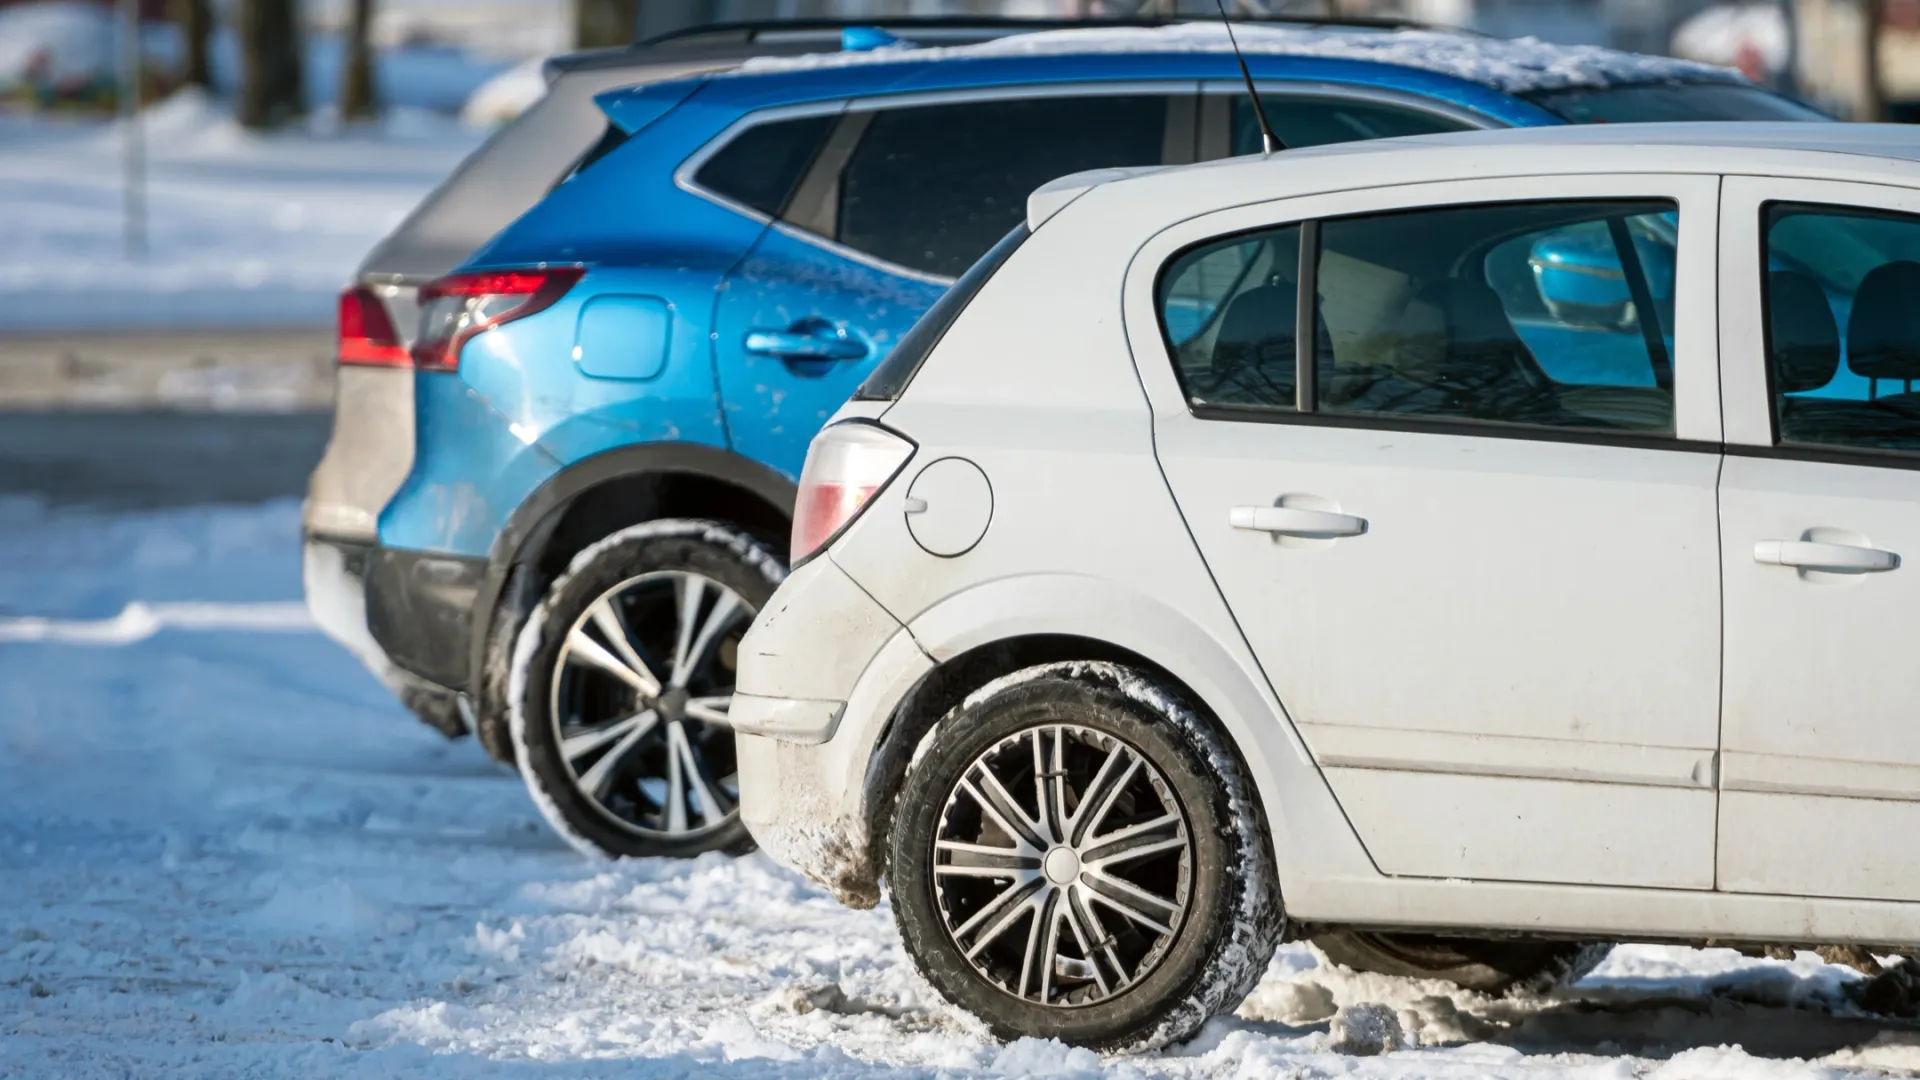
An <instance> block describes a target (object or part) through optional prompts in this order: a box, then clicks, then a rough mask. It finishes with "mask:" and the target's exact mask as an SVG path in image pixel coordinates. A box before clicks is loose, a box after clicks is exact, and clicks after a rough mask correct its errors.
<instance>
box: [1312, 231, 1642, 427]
mask: <svg viewBox="0 0 1920 1080" xmlns="http://www.w3.org/2000/svg"><path fill="white" fill-rule="evenodd" d="M1677 221H1678V214H1677V211H1676V210H1675V209H1674V207H1673V204H1672V203H1668V202H1635V203H1621V202H1555V203H1514V204H1500V205H1489V206H1471V207H1454V208H1448V209H1444V210H1426V211H1418V212H1413V213H1401V214H1392V215H1383V216H1378V217H1364V218H1345V219H1340V220H1335V221H1328V222H1326V223H1325V224H1324V225H1323V226H1322V227H1321V230H1320V260H1319V274H1318V278H1317V281H1316V286H1317V290H1318V293H1319V298H1318V302H1317V305H1316V306H1317V309H1318V312H1319V318H1320V331H1321V333H1322V335H1323V337H1322V341H1321V352H1320V356H1319V362H1318V364H1317V366H1316V371H1317V379H1318V389H1319V398H1320V407H1321V409H1322V410H1324V411H1327V412H1340V413H1384V414H1396V415H1407V416H1423V417H1434V418H1446V419H1455V420H1473V421H1489V422H1496V423H1509V424H1529V425H1545V426H1553V427H1575V428H1597V429H1620V430H1630V431H1646V432H1670V431H1672V429H1673V374H1672V372H1673V368H1672V364H1671V361H1670V359H1669V357H1670V356H1671V350H1672V342H1671V336H1670V333H1669V331H1668V330H1667V327H1666V325H1665V324H1666V323H1667V322H1668V321H1669V318H1668V316H1667V315H1666V314H1665V312H1666V311H1667V310H1668V309H1670V308H1671V303H1672V297H1673V293H1674V260H1673V256H1672V249H1671V247H1670V246H1663V244H1662V243H1661V241H1660V238H1663V237H1671V236H1672V235H1673V232H1674V229H1675V227H1676V225H1677Z"/></svg>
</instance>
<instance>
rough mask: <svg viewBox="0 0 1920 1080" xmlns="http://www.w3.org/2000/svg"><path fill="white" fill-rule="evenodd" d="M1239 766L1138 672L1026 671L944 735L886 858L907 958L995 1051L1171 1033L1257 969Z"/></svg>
mask: <svg viewBox="0 0 1920 1080" xmlns="http://www.w3.org/2000/svg"><path fill="white" fill-rule="evenodd" d="M1251 791H1252V785H1251V784H1250V783H1248V782H1247V778H1246V776H1245V772H1244V769H1243V768H1242V766H1241V765H1240V764H1239V761H1238V758H1237V757H1236V756H1235V754H1234V753H1233V751H1232V749H1231V748H1230V747H1229V746H1228V745H1227V744H1226V741H1225V739H1224V738H1223V737H1222V736H1221V735H1220V733H1219V732H1218V731H1217V730H1215V729H1214V728H1213V727H1212V726H1211V725H1210V724H1208V723H1207V722H1205V721H1203V720H1202V719H1201V718H1200V717H1198V716H1197V715H1195V714H1194V713H1193V711H1192V710H1190V709H1188V708H1187V707H1186V706H1184V705H1183V704H1182V703H1181V702H1180V700H1179V698H1178V697H1177V696H1176V695H1174V694H1171V693H1169V692H1167V691H1165V690H1163V689H1161V688H1159V687H1157V686H1155V685H1154V684H1153V683H1151V682H1150V681H1148V679H1147V677H1145V676H1144V675H1142V674H1141V673H1139V672H1135V671H1132V670H1130V669H1127V668H1122V667H1118V666H1115V665H1112V664H1104V663H1065V664H1052V665H1046V666H1042V667H1036V668H1029V669H1027V670H1026V671H1024V672H1020V673H1017V674H1015V675H1012V676H1009V677H1007V678H1006V679H1003V680H1001V681H999V682H997V683H995V684H993V685H991V686H989V687H987V688H986V689H984V690H982V691H981V692H979V693H976V694H975V695H973V696H972V697H971V698H969V699H968V704H967V705H966V706H964V707H963V708H961V709H960V710H958V711H957V712H956V713H954V714H953V715H952V716H950V717H948V719H947V720H946V721H945V722H944V723H943V724H942V725H941V728H940V730H939V731H938V733H937V734H936V735H935V737H934V739H933V742H932V743H931V744H930V745H929V747H928V748H927V750H926V752H925V754H924V755H923V756H922V757H921V759H920V761H919V762H918V763H917V764H916V765H915V766H914V769H913V772H912V773H910V774H909V775H908V777H907V782H906V785H905V787H904V789H903V790H902V792H901V795H900V803H899V806H900V814H899V817H898V819H897V820H896V822H895V823H894V827H893V832H892V836H891V843H890V848H891V851H890V859H889V873H888V877H889V882H890V885H891V888H892V891H893V909H894V915H895V918H896V920H897V921H898V923H899V925H900V930H901V933H902V936H903V937H904V938H905V939H906V945H907V951H908V952H909V954H910V955H912V957H913V959H914V962H915V963H916V964H917V965H918V966H919V968H920V970H921V972H922V973H923V974H924V975H925V976H926V977H927V979H928V981H929V982H931V983H932V984H933V985H934V987H935V988H936V989H938V990H939V991H940V992H941V993H942V994H943V995H945V996H946V997H947V999H948V1000H950V1001H952V1002H954V1003H955V1004H956V1005H959V1006H960V1007H961V1008H964V1009H966V1010H968V1011H969V1012H972V1013H973V1014H974V1015H976V1016H978V1017H980V1018H981V1019H982V1020H984V1021H985V1022H986V1023H987V1025H988V1026H989V1027H990V1028H992V1029H993V1031H994V1033H995V1034H997V1035H999V1036H1001V1037H1002V1038H1017V1037H1020V1036H1026V1035H1032V1036H1038V1037H1041V1038H1058V1039H1061V1040H1064V1041H1066V1042H1070V1043H1076V1044H1079V1045H1084V1046H1093V1047H1099V1048H1103V1049H1104V1048H1120V1047H1148V1046H1157V1045H1161V1044H1164V1043H1167V1042H1172V1041H1176V1040H1179V1039H1183V1038H1186V1037H1187V1036H1189V1035H1191V1034H1192V1033H1193V1032H1194V1031H1196V1030H1198V1029H1199V1027H1200V1025H1201V1024H1203V1023H1205V1022H1206V1020H1207V1018H1208V1017H1210V1016H1212V1015H1214V1014H1215V1013H1216V1012H1219V1011H1221V1010H1223V1009H1228V1008H1232V1007H1233V1006H1234V1005H1235V1004H1236V1003H1238V1002H1239V1000H1240V999H1241V998H1242V997H1244V996H1245V995H1246V993H1247V992H1248V990H1250V989H1251V988H1252V986H1253V985H1254V983H1255V982H1256V981H1258V979H1259V978H1260V976H1261V974H1262V973H1264V972H1265V970H1266V962H1267V959H1268V958H1269V957H1270V956H1271V955H1272V952H1273V948H1274V944H1275V942H1276V941H1277V940H1278V936H1279V931H1280V928H1281V926H1282V924H1283V922H1284V919H1283V917H1282V915H1281V913H1280V905H1279V903H1278V899H1277V897H1276V896H1275V895H1274V893H1273V882H1274V874H1273V861H1272V855H1271V853H1270V852H1269V851H1268V850H1267V845H1266V839H1265V829H1264V827H1262V825H1261V824H1260V813H1259V810H1258V808H1257V807H1256V806H1255V804H1254V803H1253V802H1252V801H1251Z"/></svg>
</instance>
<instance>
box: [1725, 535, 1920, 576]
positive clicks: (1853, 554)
mask: <svg viewBox="0 0 1920 1080" xmlns="http://www.w3.org/2000/svg"><path fill="white" fill-rule="evenodd" d="M1753 561H1754V562H1757V563H1765V564H1766V565H1768V566H1795V567H1799V568H1800V569H1802V570H1825V571H1827V572H1829V573H1835V574H1879V573H1884V572H1886V571H1888V570H1898V569H1899V568H1900V556H1898V555H1896V554H1894V553H1893V552H1891V551H1882V550H1880V549H1879V548H1870V547H1855V546H1854V545H1852V544H1823V543H1819V542H1817V541H1813V540H1762V541H1760V542H1759V543H1757V544H1755V545H1753Z"/></svg>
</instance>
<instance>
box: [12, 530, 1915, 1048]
mask: <svg viewBox="0 0 1920 1080" xmlns="http://www.w3.org/2000/svg"><path fill="white" fill-rule="evenodd" d="M297 518H298V510H297V507H296V506H295V505H294V504H293V503H292V502H291V501H280V502H273V503H268V504H265V505H261V506H251V507H229V508H222V509H209V508H174V509H162V510H148V511H140V512H125V511H122V512H113V513H108V512H103V511H87V510H83V509H75V508H68V509H60V510H52V509H47V508H46V507H45V506H43V505H42V504H41V503H38V502H35V501H31V500H28V499H24V498H19V497H13V498H0V624H5V625H13V626H18V625H21V624H19V623H18V621H17V620H18V619H19V618H20V617H22V616H26V615H34V616H43V617H47V618H52V619H56V620H64V621H65V622H66V623H74V622H77V621H81V620H96V619H103V618H109V617H112V616H114V615H116V614H117V613H120V612H122V611H123V610H124V609H125V606H126V605H127V604H128V603H130V602H133V601H139V602H141V603H143V604H147V605H150V609H151V610H163V611H180V610H192V611H201V612H208V611H211V612H224V613H226V614H225V615H222V616H221V618H214V619H210V620H203V622H202V624H201V625H200V626H199V627H198V628H195V627H192V626H187V627H179V626H174V627H165V626H163V627H159V628H157V630H156V632H152V633H150V634H148V635H145V636H142V635H135V634H127V635H121V636H117V637H116V636H113V635H107V636H104V637H99V638H96V639H94V640H93V641H92V643H88V644H78V643H73V642H71V641H68V642H64V643H63V642H49V641H26V640H12V641H7V642H0V1076H4V1077H16V1076H18V1077H36V1078H37V1077H92V1076H158V1075H179V1076H196V1077H221V1076H242V1075H244V1076H255V1077H280V1076H287V1077H292V1076H299V1077H302V1078H308V1077H316V1076H367V1077H375V1076H378V1077H389V1076H396V1075H409V1076H432V1077H465V1076H526V1077H573V1076H595V1077H597V1076H621V1077H644V1078H654V1077H668V1076H693V1075H699V1076H720V1077H742V1078H747V1077H754V1078H784V1077H803V1076H804V1077H821V1076H833V1077H880V1076H895V1077H908V1076H912V1077H919V1076H932V1075H946V1076H971V1075H1063V1076H1064V1075H1083V1074H1085V1075H1092V1074H1096V1073H1099V1072H1102V1071H1104V1072H1106V1073H1109V1074H1112V1075H1117V1076H1125V1077H1177V1078H1201V1077H1220V1078H1226V1077H1266V1076H1273V1075H1293V1076H1323V1075H1326V1076H1333V1075H1357V1076H1374V1077H1414V1076H1420V1077H1434V1076H1461V1077H1465V1076H1499V1077H1519V1076H1526V1077H1536V1076H1541V1077H1544V1076H1551V1077H1580V1078H1588V1077H1591V1078H1602V1077H1604V1078H1621V1077H1629V1076H1637V1075H1648V1076H1656V1077H1661V1078H1671V1080H1678V1078H1683V1077H1695V1076H1706V1075H1716V1076H1717V1075H1729V1074H1737V1075H1741V1076H1758V1077H1801V1076H1819V1075H1830V1074H1834V1073H1840V1072H1847V1071H1852V1070H1858V1069H1866V1070H1870V1071H1886V1070H1894V1071H1898V1070H1901V1069H1903V1068H1920V1029H1916V1026H1915V1025H1913V1024H1907V1023H1892V1022H1883V1021H1879V1020H1876V1019H1873V1018H1869V1017H1864V1016H1860V1015H1858V1014H1857V1013H1852V1012H1850V1011H1849V1010H1848V1008H1847V1007H1846V1006H1844V1005H1843V1004H1841V1003H1840V1002H1841V999H1840V995H1839V988H1840V986H1841V985H1842V983H1844V982H1845V981H1847V980H1849V979H1851V978H1853V976H1852V975H1851V974H1850V973H1849V972H1847V971H1845V970H1844V969H1840V968H1834V967H1829V966H1826V965H1823V964H1820V963H1819V962H1818V961H1817V960H1814V959H1813V958H1812V957H1810V956H1803V957H1802V958H1801V959H1800V960H1797V961H1794V962H1792V963H1776V962H1766V961H1753V960H1745V959H1742V958H1740V957H1738V956H1736V955H1734V954H1732V953H1730V952H1724V951H1707V952H1698V951H1693V950H1686V949H1669V948H1652V947H1629V948H1622V949H1617V950H1615V952H1614V954H1613V955H1612V957H1611V958H1610V959H1609V960H1608V962H1607V963H1606V965H1604V966H1603V967H1602V968H1601V969H1600V971H1599V972H1597V973H1596V975H1595V976H1593V977H1590V978H1589V979H1588V980H1587V981H1586V982H1584V983H1582V984H1581V985H1580V986H1578V987H1576V988H1574V989H1573V990H1571V991H1567V992H1563V993H1562V994H1561V995H1560V996H1558V997H1555V998H1551V999H1536V1000H1526V1001H1506V1002H1499V1001H1491V1000H1488V999H1486V998H1483V997H1479V996H1477V995H1473V994H1467V993H1461V992H1454V991H1450V990H1449V989H1448V988H1446V987H1444V986H1440V985H1437V984H1419V983H1413V982H1408V981H1405V980H1392V979H1382V978H1373V977H1361V976H1355V975H1352V974H1349V973H1344V972H1339V971H1332V970H1327V969H1324V968H1323V967H1321V966H1320V965H1319V963H1318V962H1317V959H1316V957H1315V955H1314V954H1313V952H1312V951H1311V950H1310V949H1308V948H1306V947H1304V946H1291V947H1288V948H1286V949H1284V950H1283V952H1282V954H1281V956H1280V957H1279V959H1278V960H1277V961H1276V963H1275V965H1274V969H1273V972H1272V974H1271V975H1270V977H1269V978H1268V980H1267V981H1266V983H1265V984H1264V985H1263V986H1262V987H1261V988H1260V989H1259V991H1258V992H1257V993H1256V994H1255V996H1254V997H1253V999H1251V1000H1250V1001H1249V1002H1248V1003H1247V1005H1246V1007H1245V1008H1243V1009H1242V1011H1241V1015H1240V1016H1238V1017H1235V1018H1231V1019H1226V1020H1222V1021H1217V1022H1216V1023H1215V1024H1214V1025H1213V1026H1212V1027H1210V1028H1209V1029H1208V1030H1207V1031H1205V1032H1204V1033H1203V1034H1202V1037H1201V1038H1200V1039H1199V1040H1198V1041H1197V1042H1196V1043H1195V1044H1193V1045H1191V1046H1188V1047H1184V1048H1180V1049H1178V1050H1175V1051H1173V1052H1169V1053H1167V1054H1162V1055H1154V1056H1146V1057H1137V1058H1129V1059H1119V1060H1108V1061H1101V1060H1100V1059H1098V1058H1096V1057H1095V1056H1093V1055H1091V1054H1088V1053H1086V1052H1084V1051H1069V1050H1067V1049H1065V1048H1064V1047H1060V1046H1058V1045H1054V1044H1046V1043H1035V1042H1029V1043H1021V1044H1016V1045H1014V1046H1010V1047H1002V1046H999V1045H997V1044H994V1043H992V1042H990V1041H988V1040H986V1039H984V1038H982V1037H981V1036H980V1035H979V1034H978V1033H977V1032H976V1030H975V1029H974V1028H973V1027H972V1026H970V1025H969V1023H968V1022H966V1021H965V1020H964V1019H963V1018H961V1017H959V1016H958V1015H956V1014H955V1013H954V1012H952V1011H951V1010H949V1009H947V1008H946V1007H944V1006H943V1005H942V1004H941V1003H940V1002H939V1001H937V1000H936V999H935V998H934V997H933V996H932V994H931V992H930V991H929V990H928V989H927V988H926V986H925V985H924V984H923V983H922V982H921V981H920V980H919V979H918V978H917V977H916V976H914V975H913V974H912V972H911V968H910V966H909V965H908V964H907V963H906V961H905V959H904V957H903V956H902V955H901V952H900V949H899V945H898V941H897V938H896V936H895V934H894V931H893V928H892V924H891V920H890V918H889V916H888V915H887V914H886V912H885V910H884V909H882V910H880V911H876V912H854V911H847V910H844V909H842V908H840V907H838V906H836V905H835V904H833V903H832V902H831V901H830V900H828V899H826V898H825V897H824V896H823V895H822V894H821V893H820V892H819V891H817V890H815V889H813V888H811V887H810V886H808V885H806V884H804V883H803V882H801V881H800V880H798V879H796V878H795V877H793V876H792V875H789V874H787V873H786V872H784V871H781V870H779V869H778V868H776V867H774V866H773V865H771V864H770V863H768V862H767V861H765V860H764V859H762V858H759V857H749V858H745V859H740V860H732V859H726V858H720V857H710V858H706V859H701V860H698V861H694V862H690V863H668V862H648V861H640V862H628V863H622V864H619V865H611V866H610V865H593V864H589V863H586V862H583V861H582V860H581V859H580V858H579V857H578V856H577V855H575V854H573V853H572V852H571V851H570V850H568V849H566V848H565V847H564V846H562V845H561V844H560V843H559V842H557V841H555V840H554V839H552V838H551V837H549V836H548V835H547V833H546V832H545V831H544V830H543V829H542V828H541V827H540V826H539V824H538V819H537V816H536V814H535V813H534V811H533V809H532V807H531V806H530V805H529V804H528V802H527V800H526V798H525V796H524V794H523V793H522V791H521V789H520V787H519V785H518V783H517V782H515V781H514V780H513V779H512V778H511V777H509V776H506V775H505V774H503V773H502V772H500V771H499V770H498V769H496V768H495V767H494V766H492V765H491V764H489V763H488V762H486V761H485V760H484V759H483V758H482V757H481V755H480V753H479V751H478V750H477V749H476V748H474V747H473V746H472V745H471V744H470V743H468V744H459V745H454V744H448V743H445V742H442V741H440V740H439V739H438V737H437V736H434V735H432V734H430V733H429V732H427V731H426V730H425V729H424V728H422V727H420V726H419V725H417V724H415V723H413V722H412V721H410V720H409V719H408V718H406V717H405V716H404V715H403V714H402V713H401V712H400V711H399V710H398V709H397V708H396V707H395V706H393V705H392V704H390V703H389V702H388V701H387V700H386V698H385V696H384V694H383V693H382V692H381V691H380V690H379V688H378V687H376V686H375V684H374V683H373V682H372V680H371V679H369V678H367V677H366V676H365V675H363V674H362V673H361V672H360V671H359V670H358V669H357V668H356V667H355V665H354V663H353V662H352V661H351V660H350V659H349V658H348V657H347V656H346V655H345V654H344V653H341V652H340V651H338V650H337V649H335V648H333V647H331V646H330V645H329V644H328V643H326V641H325V640H324V639H322V638H321V637H319V636H318V635H316V634H313V633H311V632H307V631H303V630H301V629H299V628H298V627H297V625H289V623H290V622H292V623H296V624H297V619H295V620H288V619H286V618H285V617H284V616H285V613H286V610H287V609H285V608H284V607H278V606H274V607H260V606H259V605H277V604H279V603H281V602H284V601H288V600H292V599H295V598H296V597H297V595H298V565H297V555H296V552H295V536H296V530H297ZM183 603H192V604H193V605H195V606H194V607H192V608H177V607H162V605H178V604H183ZM265 612H277V613H279V614H277V615H275V616H274V617H272V618H267V617H265V616H264V615H263V614H262V613H265ZM248 613H253V614H252V615H249V614H248ZM253 616H260V617H259V618H258V619H256V620H255V622H254V623H253V624H252V625H250V626H249V627H248V628H247V629H241V630H223V629H218V628H210V627H209V625H208V623H211V624H212V626H213V627H217V626H218V625H219V624H221V622H222V620H223V619H224V620H226V621H227V622H228V623H232V622H236V621H237V622H242V623H245V622H247V621H248V619H249V618H253ZM21 636H23V635H19V634H16V635H14V637H15V638H19V637H21ZM1368 1001H1372V1002H1381V1003H1385V1004H1387V1005H1389V1006H1391V1007H1392V1008H1393V1009H1395V1010H1396V1011H1397V1012H1398V1014H1399V1016H1400V1019H1401V1022H1402V1024H1403V1025H1404V1026H1405V1027H1406V1029H1407V1030H1408V1031H1409V1032H1410V1033H1411V1034H1412V1036H1413V1037H1414V1038H1415V1039H1417V1040H1418V1042H1419V1044H1420V1047H1419V1048H1415V1049H1410V1050H1405V1051H1401V1052H1398V1053H1393V1054H1388V1055H1385V1056H1382V1057H1373V1058H1363V1057H1351V1056H1345V1055H1342V1054H1339V1053H1336V1052H1334V1051H1333V1050H1332V1048H1331V1047H1330V1040H1329V1037H1328V1034H1327V1024H1326V1019H1327V1018H1328V1016H1329V1015H1330V1014H1331V1013H1333V1012H1334V1010H1335V1009H1336V1008H1337V1007H1339V1006H1341V1005H1352V1004H1355V1003H1359V1002H1368ZM1728 1044H1738V1047H1739V1048H1736V1047H1735V1046H1732V1045H1728ZM1792 1059H1802V1060H1792Z"/></svg>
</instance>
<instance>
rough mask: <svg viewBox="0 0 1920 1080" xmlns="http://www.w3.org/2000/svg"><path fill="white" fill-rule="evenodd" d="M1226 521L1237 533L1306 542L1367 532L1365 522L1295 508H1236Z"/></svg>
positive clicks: (1345, 515)
mask: <svg viewBox="0 0 1920 1080" xmlns="http://www.w3.org/2000/svg"><path fill="white" fill-rule="evenodd" d="M1227 520H1228V522H1229V523H1230V524H1231V525H1232V526H1233V527H1234V528H1236V529H1251V530H1253V531H1254V532H1263V533H1272V534H1273V535H1275V536H1297V537H1300V538H1302V539H1306V540H1332V539H1334V538H1336V537H1341V536H1359V535H1360V534H1361V533H1364V532H1366V531H1367V519H1366V518H1362V517H1354V516H1353V515H1352V514H1339V513H1335V512H1333V511H1331V510H1307V509H1304V508H1302V507H1296V506H1236V507H1234V508H1233V511H1232V512H1231V514H1230V515H1229V516H1228V519H1227Z"/></svg>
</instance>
